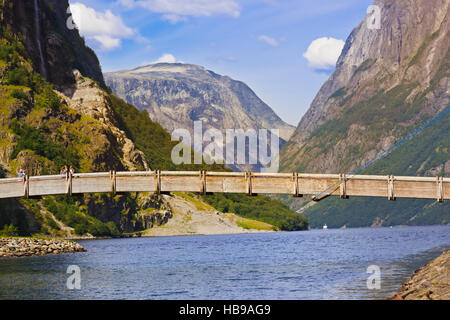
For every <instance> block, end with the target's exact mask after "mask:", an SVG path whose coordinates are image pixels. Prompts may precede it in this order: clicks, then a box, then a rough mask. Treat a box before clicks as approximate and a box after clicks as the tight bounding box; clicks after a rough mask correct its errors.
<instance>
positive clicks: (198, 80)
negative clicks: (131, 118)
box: [104, 63, 294, 145]
mask: <svg viewBox="0 0 450 320" xmlns="http://www.w3.org/2000/svg"><path fill="white" fill-rule="evenodd" d="M104 77H105V81H106V83H107V85H108V86H109V87H110V88H111V89H112V90H113V91H114V93H116V94H117V95H118V96H120V97H121V98H122V99H124V100H126V101H127V102H129V103H131V104H133V105H135V106H137V107H138V108H140V109H141V110H147V111H148V113H149V115H150V117H151V118H152V120H155V121H157V122H159V123H160V124H161V125H162V126H163V127H165V128H166V129H167V130H168V131H169V132H172V131H173V130H175V129H179V128H182V129H187V130H189V131H190V132H192V131H193V128H194V122H195V121H202V123H203V129H205V130H206V129H209V128H215V129H219V130H226V129H243V130H248V129H255V130H258V129H279V133H280V138H281V139H282V140H281V145H283V143H284V142H285V141H287V140H288V139H289V138H290V136H291V134H292V132H293V130H294V128H293V127H292V126H290V125H289V124H287V123H285V122H284V121H282V120H281V119H280V118H279V117H278V116H277V115H276V114H275V112H274V111H273V110H272V109H271V108H270V107H269V106H268V105H267V104H265V103H264V102H263V101H262V100H261V99H260V98H258V96H257V95H256V94H255V93H254V92H253V91H252V90H251V89H250V88H249V87H248V86H247V85H246V84H245V83H243V82H240V81H235V80H233V79H231V78H230V77H227V76H221V75H218V74H216V73H214V72H212V71H209V70H206V69H205V68H203V67H200V66H196V65H190V64H181V63H174V64H169V63H159V64H152V65H148V66H144V67H140V68H137V69H133V70H125V71H118V72H113V73H105V74H104Z"/></svg>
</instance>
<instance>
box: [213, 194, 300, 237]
mask: <svg viewBox="0 0 450 320" xmlns="http://www.w3.org/2000/svg"><path fill="white" fill-rule="evenodd" d="M204 199H205V200H206V202H207V203H209V204H210V205H211V206H213V207H214V208H216V209H217V210H219V211H222V212H232V213H235V214H237V215H239V216H241V217H244V218H247V219H253V220H257V221H262V222H265V223H269V224H271V225H273V226H275V227H278V228H279V229H281V230H284V231H297V230H306V229H307V228H308V220H307V219H306V218H305V217H304V216H303V215H301V214H299V213H297V212H294V211H292V210H290V209H289V207H288V206H286V205H284V204H283V203H281V202H280V201H278V200H275V199H271V198H269V197H265V196H257V197H247V196H244V195H240V194H212V195H206V196H204Z"/></svg>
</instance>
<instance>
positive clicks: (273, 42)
mask: <svg viewBox="0 0 450 320" xmlns="http://www.w3.org/2000/svg"><path fill="white" fill-rule="evenodd" d="M258 40H259V41H263V42H265V43H267V44H268V45H270V46H272V47H276V46H278V41H277V40H276V39H274V38H272V37H269V36H266V35H264V34H262V35H260V36H259V37H258Z"/></svg>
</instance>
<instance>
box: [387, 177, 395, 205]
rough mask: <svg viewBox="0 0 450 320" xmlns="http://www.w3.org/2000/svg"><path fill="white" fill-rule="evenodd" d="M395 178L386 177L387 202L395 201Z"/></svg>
mask: <svg viewBox="0 0 450 320" xmlns="http://www.w3.org/2000/svg"><path fill="white" fill-rule="evenodd" d="M394 181H395V178H394V176H393V175H389V176H388V200H390V201H395V190H394Z"/></svg>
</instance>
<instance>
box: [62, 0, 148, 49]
mask: <svg viewBox="0 0 450 320" xmlns="http://www.w3.org/2000/svg"><path fill="white" fill-rule="evenodd" d="M70 11H71V12H72V17H73V20H74V22H75V24H76V25H77V27H78V29H79V31H80V33H81V34H82V35H83V36H85V37H86V38H87V39H92V40H95V41H96V42H98V43H99V44H100V46H101V49H103V50H112V49H116V48H118V47H120V46H121V39H128V38H132V37H133V38H136V39H137V40H139V41H143V40H144V38H143V37H142V36H140V35H139V34H138V32H136V31H135V30H133V29H132V28H129V27H127V26H126V25H125V23H124V22H123V21H122V18H121V17H120V16H116V15H114V14H113V13H112V12H111V11H110V10H106V11H105V12H103V13H102V12H97V11H95V10H94V9H93V8H89V7H86V6H85V5H84V4H82V3H79V2H77V3H73V4H71V5H70Z"/></svg>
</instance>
